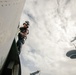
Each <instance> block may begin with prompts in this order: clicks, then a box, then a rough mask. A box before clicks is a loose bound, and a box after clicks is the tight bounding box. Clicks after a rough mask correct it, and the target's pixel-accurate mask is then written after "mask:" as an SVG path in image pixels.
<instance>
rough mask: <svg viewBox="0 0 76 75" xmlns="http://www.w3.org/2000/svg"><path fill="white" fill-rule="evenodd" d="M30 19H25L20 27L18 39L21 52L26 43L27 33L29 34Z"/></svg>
mask: <svg viewBox="0 0 76 75" xmlns="http://www.w3.org/2000/svg"><path fill="white" fill-rule="evenodd" d="M28 28H29V21H25V23H23V26H22V27H20V28H19V30H20V32H19V33H18V41H17V47H18V50H19V52H20V51H21V46H22V44H24V41H25V40H26V39H27V34H29V30H28Z"/></svg>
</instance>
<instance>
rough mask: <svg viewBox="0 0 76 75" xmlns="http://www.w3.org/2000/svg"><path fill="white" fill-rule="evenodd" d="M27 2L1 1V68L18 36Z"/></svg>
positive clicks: (17, 0)
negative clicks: (19, 25)
mask: <svg viewBox="0 0 76 75" xmlns="http://www.w3.org/2000/svg"><path fill="white" fill-rule="evenodd" d="M24 3H25V0H0V68H1V67H2V65H3V63H4V61H5V59H6V57H7V55H8V52H9V50H10V47H11V44H12V41H13V39H14V37H15V35H16V31H17V26H18V23H19V20H20V17H21V12H22V10H23V6H24Z"/></svg>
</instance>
